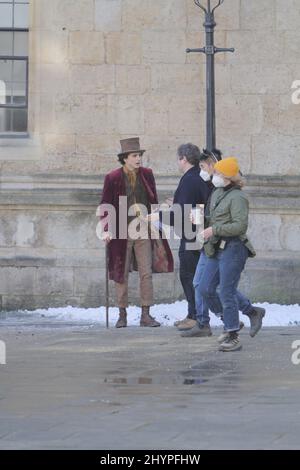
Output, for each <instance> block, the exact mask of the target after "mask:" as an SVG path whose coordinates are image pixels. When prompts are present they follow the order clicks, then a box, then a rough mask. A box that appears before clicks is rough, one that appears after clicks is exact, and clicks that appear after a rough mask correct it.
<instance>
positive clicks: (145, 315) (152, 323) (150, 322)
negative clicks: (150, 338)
mask: <svg viewBox="0 0 300 470" xmlns="http://www.w3.org/2000/svg"><path fill="white" fill-rule="evenodd" d="M149 311H150V307H142V315H141V321H140V326H149V327H152V328H154V327H157V326H160V323H159V322H158V321H156V320H155V318H153V317H151V315H150V313H149Z"/></svg>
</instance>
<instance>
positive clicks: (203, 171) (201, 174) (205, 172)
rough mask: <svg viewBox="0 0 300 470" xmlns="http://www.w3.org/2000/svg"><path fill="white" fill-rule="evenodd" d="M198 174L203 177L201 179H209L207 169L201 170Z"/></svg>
mask: <svg viewBox="0 0 300 470" xmlns="http://www.w3.org/2000/svg"><path fill="white" fill-rule="evenodd" d="M200 176H201V178H202V179H203V181H210V174H209V173H208V172H207V171H205V170H201V171H200Z"/></svg>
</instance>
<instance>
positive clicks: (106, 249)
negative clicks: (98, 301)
mask: <svg viewBox="0 0 300 470" xmlns="http://www.w3.org/2000/svg"><path fill="white" fill-rule="evenodd" d="M108 260H109V256H108V244H106V245H105V308H106V328H107V329H108V328H109V277H108Z"/></svg>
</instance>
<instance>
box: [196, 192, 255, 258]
mask: <svg viewBox="0 0 300 470" xmlns="http://www.w3.org/2000/svg"><path fill="white" fill-rule="evenodd" d="M248 216H249V202H248V199H247V197H246V195H245V193H244V192H243V191H242V190H241V189H240V188H237V187H232V188H230V189H228V190H227V191H225V189H224V188H218V189H216V190H215V191H214V192H213V194H212V197H211V201H210V206H209V214H208V215H206V226H207V227H212V229H213V237H211V238H210V239H209V240H208V241H207V242H206V243H205V244H204V250H205V253H206V255H207V256H209V257H212V256H214V255H215V253H216V250H217V249H218V243H219V242H220V241H221V240H222V238H223V237H225V239H226V238H227V237H239V238H240V239H241V240H242V241H243V242H244V243H245V246H246V247H247V248H248V251H249V256H250V257H254V256H255V255H256V253H255V250H254V248H253V246H252V244H251V242H250V241H249V240H248V238H247V229H248Z"/></svg>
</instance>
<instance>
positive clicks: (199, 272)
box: [193, 251, 222, 326]
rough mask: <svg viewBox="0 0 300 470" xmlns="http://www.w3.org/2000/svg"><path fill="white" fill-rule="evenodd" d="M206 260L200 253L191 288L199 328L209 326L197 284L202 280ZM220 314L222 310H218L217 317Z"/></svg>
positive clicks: (205, 303) (205, 307)
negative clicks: (192, 289) (192, 288)
mask: <svg viewBox="0 0 300 470" xmlns="http://www.w3.org/2000/svg"><path fill="white" fill-rule="evenodd" d="M207 260H208V258H207V256H206V254H205V253H204V251H202V252H201V255H200V258H199V261H198V264H197V269H196V272H195V276H194V280H193V286H194V290H195V302H196V310H197V315H196V319H197V322H198V323H199V325H201V326H205V325H209V321H210V318H209V310H208V305H207V302H206V301H205V299H204V298H203V297H202V295H201V293H200V289H199V284H200V281H201V279H202V276H203V272H204V269H205V266H206V263H207ZM216 296H217V293H216ZM217 297H218V296H217ZM215 301H216V302H217V301H218V298H217V299H215ZM214 313H216V312H214ZM221 314H222V310H220V313H219V314H218V316H220V315H221Z"/></svg>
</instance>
